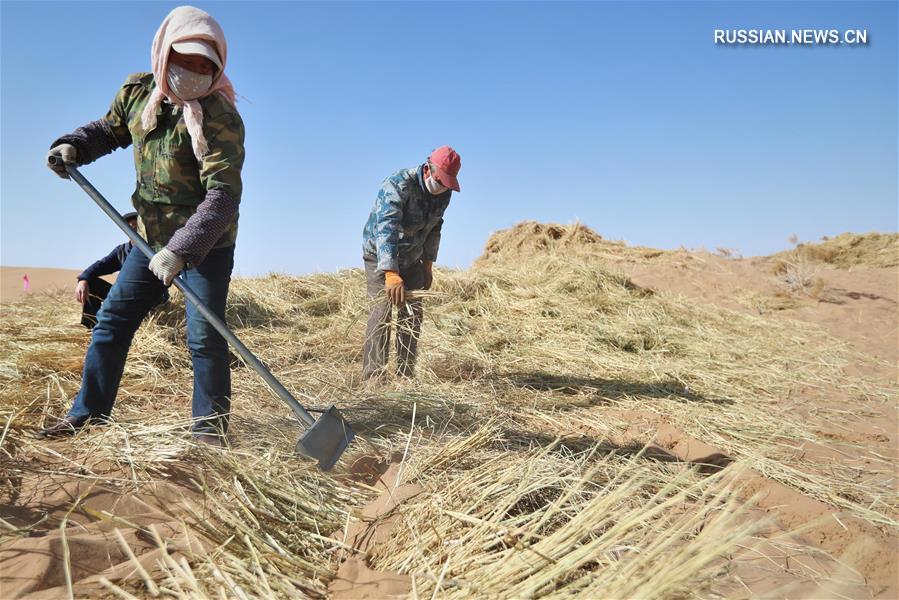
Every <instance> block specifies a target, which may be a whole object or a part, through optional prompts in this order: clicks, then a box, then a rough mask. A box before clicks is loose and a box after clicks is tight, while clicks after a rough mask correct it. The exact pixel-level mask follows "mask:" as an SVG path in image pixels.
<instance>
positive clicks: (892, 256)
mask: <svg viewBox="0 0 899 600" xmlns="http://www.w3.org/2000/svg"><path fill="white" fill-rule="evenodd" d="M796 242H798V240H796ZM794 243H795V242H794ZM772 258H775V259H782V260H784V261H786V262H790V263H797V262H802V261H805V262H810V263H823V264H827V265H833V266H835V267H839V268H842V269H850V268H853V267H862V268H869V269H871V268H885V267H895V266H896V265H897V264H899V234H897V233H866V234H857V233H842V234H840V235H838V236H836V237H833V238H828V237H825V238H823V239H822V240H821V241H820V242H814V243H812V242H809V243H803V244H798V245H797V246H796V248H793V249H792V250H787V251H785V252H781V253H779V254H775V255H774V256H773V257H772Z"/></svg>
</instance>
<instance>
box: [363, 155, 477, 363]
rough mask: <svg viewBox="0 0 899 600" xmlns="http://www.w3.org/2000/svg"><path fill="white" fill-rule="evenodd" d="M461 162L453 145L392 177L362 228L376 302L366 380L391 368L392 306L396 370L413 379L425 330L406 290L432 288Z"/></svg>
mask: <svg viewBox="0 0 899 600" xmlns="http://www.w3.org/2000/svg"><path fill="white" fill-rule="evenodd" d="M461 167H462V161H461V159H460V158H459V155H458V154H457V153H456V151H455V150H453V149H452V148H450V147H449V146H443V147H441V148H438V149H437V150H435V151H434V152H433V153H431V156H430V157H428V160H427V161H426V162H425V163H423V164H421V165H419V166H417V167H412V168H410V169H403V170H401V171H397V172H396V173H394V174H393V175H391V176H390V177H388V178H387V179H386V180H385V181H384V183H383V185H382V186H381V191H380V192H379V193H378V197H377V199H376V200H375V205H374V207H373V208H372V210H371V214H369V217H368V222H367V223H366V224H365V229H364V230H363V233H362V237H363V245H362V250H363V263H364V265H365V277H366V287H367V292H368V297H369V298H370V299H371V301H372V308H371V312H370V314H369V317H368V324H367V326H366V329H365V345H364V348H363V355H362V375H363V378H364V379H370V378H372V377H376V376H380V375H382V374H384V373H385V372H386V368H387V359H388V357H389V347H390V329H391V327H390V322H391V317H392V312H393V311H392V307H393V306H396V307H397V331H396V372H397V374H398V375H400V376H403V377H411V376H412V374H413V371H414V368H415V356H416V353H417V349H418V338H419V334H420V331H421V319H422V306H421V300H420V299H418V298H414V297H411V296H409V295H408V294H407V292H408V291H413V290H421V289H424V290H427V289H430V287H431V283H432V281H433V275H432V271H431V268H432V266H433V264H434V261H435V260H437V250H438V249H439V247H440V232H441V229H442V227H443V213H444V211H446V208H447V206H449V202H450V197H451V196H452V194H453V191H454V190H455V191H457V192H458V191H459V180H458V179H457V175H458V174H459V169H460V168H461Z"/></svg>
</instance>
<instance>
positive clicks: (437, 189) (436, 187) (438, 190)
mask: <svg viewBox="0 0 899 600" xmlns="http://www.w3.org/2000/svg"><path fill="white" fill-rule="evenodd" d="M425 187H426V188H428V192H429V193H430V194H431V195H433V196H439V195H440V194H442V193H443V192H445V191H446V190H448V189H449V188H448V187H446V186H444V185H440V183H439V182H438V181H437V180H436V179H434V177H433V176H431V175H428V178H427V179H425Z"/></svg>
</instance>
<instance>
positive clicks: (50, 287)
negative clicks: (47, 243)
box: [0, 267, 81, 302]
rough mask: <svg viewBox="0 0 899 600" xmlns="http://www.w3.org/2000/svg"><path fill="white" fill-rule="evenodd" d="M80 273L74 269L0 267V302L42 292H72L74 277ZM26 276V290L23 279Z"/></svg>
mask: <svg viewBox="0 0 899 600" xmlns="http://www.w3.org/2000/svg"><path fill="white" fill-rule="evenodd" d="M80 272H81V271H76V270H74V269H47V268H41V267H0V278H2V279H0V302H9V301H11V300H16V299H18V298H22V297H23V296H26V295H28V294H39V293H41V292H44V291H56V290H74V288H75V283H76V277H78V274H79V273H80ZM26 275H27V276H28V282H29V285H28V289H26V288H25V285H24V280H23V278H24V277H25V276H26Z"/></svg>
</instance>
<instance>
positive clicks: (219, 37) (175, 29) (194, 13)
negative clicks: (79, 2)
mask: <svg viewBox="0 0 899 600" xmlns="http://www.w3.org/2000/svg"><path fill="white" fill-rule="evenodd" d="M186 40H203V41H205V42H209V43H210V44H212V46H213V47H214V48H215V49H216V51H217V52H218V55H219V58H220V59H221V61H222V68H221V69H219V70H218V72H217V73H216V75H215V78H214V79H213V80H212V86H210V88H209V91H208V92H206V93H205V94H203V96H202V97H206V96H208V95H210V94H214V93H216V92H218V93H220V94H222V95H223V96H224V97H225V98H227V99H228V100H229V101H230V102H231V104H235V105H236V101H235V97H234V88H233V87H232V86H231V80H230V79H228V76H227V75H225V63H226V62H227V59H228V43H227V42H226V41H225V33H224V32H223V31H222V28H221V27H220V26H219V24H218V23H217V22H216V20H215V19H213V18H212V17H211V16H210V15H209V14H207V13H205V12H203V11H202V10H200V9H199V8H194V7H193V6H179V7H178V8H176V9H175V10H173V11H172V12H170V13H169V15H168V16H167V17H166V18H165V20H164V21H163V22H162V25H160V26H159V31H157V32H156V36H155V37H154V38H153V48H152V50H151V51H150V62H151V64H152V66H153V78H154V79H155V80H156V87H155V88H154V89H153V92H152V93H151V94H150V99H149V100H148V101H147V106H146V107H144V112H143V113H142V114H141V117H140V121H141V125H143V128H144V130H149V129H152V128H153V127H155V126H156V111H157V110H158V109H159V105H160V104H161V103H162V100H163V98H166V99H168V101H169V102H171V103H172V104H175V105H177V106H180V107H182V108H183V109H184V123H185V125H187V131H188V133H189V134H190V139H191V143H192V145H193V149H194V155H195V156H196V157H197V160H201V159H202V158H203V156H205V155H206V153H207V152H208V151H209V146H208V145H207V143H206V136H204V135H203V107H202V106H200V103H199V102H198V101H197V100H189V101H184V100H181V99H180V98H178V96H176V95H175V94H174V93H172V90H171V89H169V83H168V79H167V78H166V71H167V69H168V64H169V52H170V51H171V49H172V44H175V43H177V42H183V41H186Z"/></svg>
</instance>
